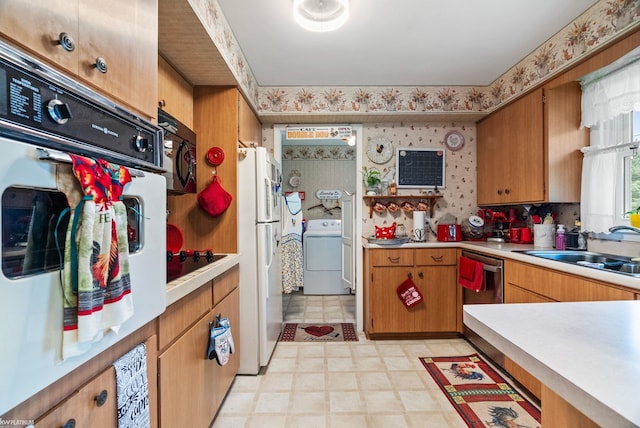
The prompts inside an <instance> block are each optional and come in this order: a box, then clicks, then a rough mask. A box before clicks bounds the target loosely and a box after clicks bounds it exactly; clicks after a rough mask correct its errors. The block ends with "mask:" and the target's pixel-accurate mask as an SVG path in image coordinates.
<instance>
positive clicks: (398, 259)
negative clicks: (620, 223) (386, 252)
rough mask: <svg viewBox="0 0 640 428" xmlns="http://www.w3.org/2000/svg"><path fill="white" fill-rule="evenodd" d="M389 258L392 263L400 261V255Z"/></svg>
mask: <svg viewBox="0 0 640 428" xmlns="http://www.w3.org/2000/svg"><path fill="white" fill-rule="evenodd" d="M387 259H389V262H390V263H400V256H398V257H396V258H394V259H392V258H391V257H387Z"/></svg>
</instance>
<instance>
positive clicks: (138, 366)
mask: <svg viewBox="0 0 640 428" xmlns="http://www.w3.org/2000/svg"><path fill="white" fill-rule="evenodd" d="M113 367H115V369H116V386H117V393H118V428H145V427H149V426H150V425H151V422H150V417H149V382H148V379H147V348H146V346H145V344H144V343H141V344H140V345H138V346H136V347H135V348H133V349H132V350H131V351H129V352H127V353H126V354H125V355H123V356H122V357H121V358H120V359H119V360H118V361H116V362H115V363H113Z"/></svg>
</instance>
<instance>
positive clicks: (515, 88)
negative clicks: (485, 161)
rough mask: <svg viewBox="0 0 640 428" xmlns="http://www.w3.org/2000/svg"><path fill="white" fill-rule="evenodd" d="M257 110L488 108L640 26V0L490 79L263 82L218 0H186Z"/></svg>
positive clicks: (589, 16) (603, 5) (620, 5)
mask: <svg viewBox="0 0 640 428" xmlns="http://www.w3.org/2000/svg"><path fill="white" fill-rule="evenodd" d="M188 1H189V2H190V4H191V7H192V8H193V10H194V11H195V13H196V14H197V15H198V17H199V19H200V21H201V22H202V24H203V26H204V27H205V29H206V30H207V32H208V33H209V36H210V37H211V40H212V41H213V43H214V44H215V46H216V47H217V48H218V50H219V51H220V54H221V55H222V56H223V58H224V59H225V61H226V62H227V65H228V66H229V68H230V69H231V71H232V72H233V74H234V75H235V76H236V79H237V81H238V85H239V87H240V89H241V90H242V92H243V93H244V94H245V95H246V96H247V97H248V99H249V100H250V102H251V103H252V104H253V106H254V107H255V108H256V110H257V111H258V114H261V113H262V114H268V113H274V112H287V113H311V112H313V113H319V114H322V113H332V114H335V113H345V114H347V113H348V114H354V113H355V114H359V113H362V114H366V113H369V112H378V113H379V112H403V113H406V112H448V111H451V112H490V111H493V110H495V109H496V108H498V107H499V106H500V105H502V104H504V103H506V102H508V101H509V100H511V99H512V98H514V97H516V96H518V95H519V94H520V93H522V92H525V91H527V90H528V89H529V88H531V87H533V86H535V85H536V84H538V83H540V82H541V81H542V80H546V79H547V78H549V77H551V76H552V75H554V74H557V73H559V72H560V71H562V70H564V69H566V68H568V67H569V66H570V65H572V64H573V63H575V62H577V61H579V60H580V59H582V58H583V57H584V56H585V55H587V54H589V53H591V52H592V51H593V50H594V49H598V48H599V47H600V46H602V45H603V44H605V43H607V42H609V41H610V40H612V39H613V38H616V37H618V36H620V35H622V34H623V33H626V32H628V31H630V30H632V29H633V28H634V27H637V26H638V25H640V0H600V1H598V2H597V3H596V4H594V5H593V6H592V7H591V8H589V10H587V11H586V12H585V13H583V14H582V15H581V16H579V17H578V18H577V19H576V20H575V21H573V22H571V23H570V24H569V25H567V26H566V27H565V28H563V29H562V30H561V31H559V32H558V33H557V34H556V35H554V36H553V37H551V38H550V39H549V40H547V41H546V42H545V43H544V44H543V45H542V46H540V47H539V48H538V49H536V50H535V51H534V52H531V53H530V54H529V55H528V56H526V57H525V58H524V59H523V60H522V61H520V62H519V63H518V64H516V65H515V66H514V67H513V68H511V69H510V70H507V71H506V72H505V73H504V74H503V75H502V76H500V77H499V78H498V79H496V80H495V81H494V82H493V83H492V84H491V85H489V86H482V87H471V86H468V87H466V86H455V87H445V86H428V87H404V86H403V87H360V88H355V87H309V88H304V87H287V88H275V87H259V86H258V85H257V82H256V80H255V77H254V76H253V73H252V72H251V69H250V68H249V66H248V64H247V61H246V59H245V58H244V56H243V54H242V50H241V49H240V46H239V45H238V43H237V41H236V40H235V38H234V36H233V32H232V31H231V28H230V27H229V24H228V23H227V21H226V19H225V18H224V16H223V14H222V11H221V10H220V6H219V5H218V2H217V0H188Z"/></svg>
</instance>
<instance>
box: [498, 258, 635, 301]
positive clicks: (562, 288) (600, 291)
mask: <svg viewBox="0 0 640 428" xmlns="http://www.w3.org/2000/svg"><path fill="white" fill-rule="evenodd" d="M505 283H506V284H513V285H516V286H518V287H520V288H524V289H525V290H528V291H531V292H534V293H537V294H538V295H540V296H544V297H546V298H548V299H550V300H556V301H558V302H584V301H587V302H588V301H594V300H634V299H635V293H633V292H631V291H627V290H623V289H620V288H617V287H612V286H610V285H608V284H606V283H602V282H597V281H590V280H588V279H585V278H582V277H580V276H575V275H570V274H566V273H561V272H554V271H551V270H548V269H545V268H539V267H536V266H532V265H528V264H525V263H518V262H513V261H508V262H505Z"/></svg>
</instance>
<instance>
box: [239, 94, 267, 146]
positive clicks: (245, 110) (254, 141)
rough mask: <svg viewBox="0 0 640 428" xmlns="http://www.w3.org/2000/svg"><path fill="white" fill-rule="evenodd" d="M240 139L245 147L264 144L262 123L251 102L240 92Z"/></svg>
mask: <svg viewBox="0 0 640 428" xmlns="http://www.w3.org/2000/svg"><path fill="white" fill-rule="evenodd" d="M238 141H239V142H240V144H241V145H243V146H244V147H258V146H261V145H262V125H260V121H259V120H258V118H257V117H256V115H255V114H253V110H251V107H249V104H248V103H247V102H246V101H245V99H244V98H243V97H242V95H240V94H239V93H238Z"/></svg>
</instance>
